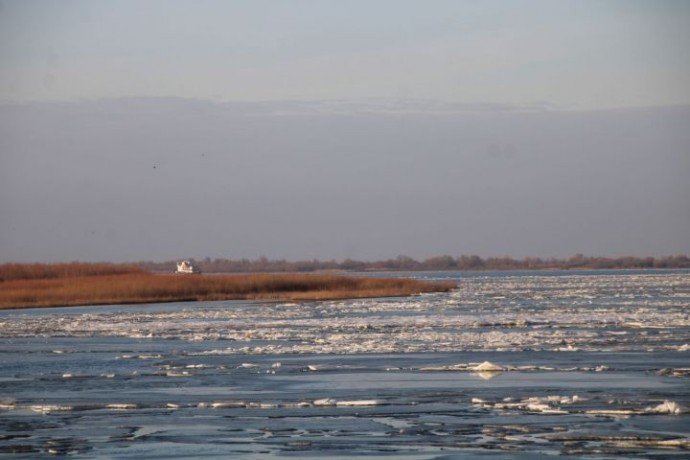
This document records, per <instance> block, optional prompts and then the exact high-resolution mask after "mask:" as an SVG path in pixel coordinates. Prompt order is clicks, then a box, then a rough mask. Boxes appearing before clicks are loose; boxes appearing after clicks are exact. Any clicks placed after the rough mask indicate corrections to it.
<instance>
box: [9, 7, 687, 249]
mask: <svg viewBox="0 0 690 460" xmlns="http://www.w3.org/2000/svg"><path fill="white" fill-rule="evenodd" d="M688 44H690V3H688V2H677V1H663V0H662V1H654V2H650V1H634V0H629V1H616V0H609V1H594V0H584V1H578V2H552V1H533V0H529V1H528V0H525V1H483V2H475V1H463V0H448V1H444V0H433V1H429V2H421V1H405V0H374V1H371V0H368V1H360V0H350V1H329V0H320V1H315V0H299V1H298V0H280V1H277V0H276V1H268V0H265V1H263V0H262V1H211V0H201V1H181V0H165V1H163V0H150V1H146V2H140V1H117V0H116V1H108V2H94V1H86V0H85V1H71V0H66V1H62V2H53V1H38V0H16V1H9V0H5V1H2V2H0V262H10V261H20V262H30V261H44V262H53V261H68V260H83V261H115V262H120V261H139V260H169V259H174V258H184V257H195V258H202V257H211V258H215V257H226V258H242V257H248V258H255V257H260V256H266V257H268V258H276V259H277V258H287V259H291V260H297V259H311V258H319V259H331V258H334V259H344V258H356V259H362V260H373V259H381V258H388V257H396V256H398V255H408V256H412V257H415V258H426V257H431V256H436V255H441V254H450V255H460V254H478V255H481V256H512V257H518V258H521V257H527V256H535V257H569V256H572V255H575V254H578V253H582V254H585V255H602V256H614V257H615V256H627V255H633V256H665V255H675V254H690V237H688V235H689V234H690V232H688V229H689V228H690V185H689V183H690V181H688V180H687V177H690V130H689V129H688V128H690V83H689V82H690V52H688V49H687V48H688Z"/></svg>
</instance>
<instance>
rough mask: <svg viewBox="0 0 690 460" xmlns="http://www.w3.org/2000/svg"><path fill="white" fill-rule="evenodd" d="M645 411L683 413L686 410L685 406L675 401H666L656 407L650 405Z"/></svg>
mask: <svg viewBox="0 0 690 460" xmlns="http://www.w3.org/2000/svg"><path fill="white" fill-rule="evenodd" d="M645 412H653V413H655V414H681V413H683V412H686V410H685V409H684V408H682V407H681V406H680V405H678V404H677V403H675V402H673V401H664V402H663V403H661V404H659V405H658V406H656V407H648V408H647V409H645Z"/></svg>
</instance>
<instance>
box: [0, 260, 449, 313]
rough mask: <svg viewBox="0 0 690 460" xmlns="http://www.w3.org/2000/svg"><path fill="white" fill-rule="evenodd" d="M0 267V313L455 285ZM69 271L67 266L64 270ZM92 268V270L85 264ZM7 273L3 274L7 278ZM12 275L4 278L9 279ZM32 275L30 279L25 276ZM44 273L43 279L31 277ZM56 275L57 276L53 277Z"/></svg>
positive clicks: (379, 293) (389, 292)
mask: <svg viewBox="0 0 690 460" xmlns="http://www.w3.org/2000/svg"><path fill="white" fill-rule="evenodd" d="M13 265H14V266H13V267H12V269H11V270H10V269H6V266H0V277H2V279H3V280H4V281H2V282H0V308H31V307H50V306H69V305H102V304H127V303H149V302H173V301H197V300H230V299H276V300H277V299H280V300H322V299H339V298H358V297H394V296H403V295H411V294H416V293H421V292H436V291H448V290H450V289H452V288H454V287H455V284H454V283H433V282H425V281H420V280H414V279H406V278H392V279H389V278H360V277H347V276H340V275H333V274H291V273H288V274H252V275H174V274H151V273H146V272H142V271H140V270H138V269H136V267H132V266H115V265H113V266H108V267H105V268H108V269H111V270H110V271H108V270H106V271H105V273H106V274H96V273H95V272H97V271H99V270H101V269H103V267H98V268H97V267H91V268H92V269H91V268H88V267H87V269H85V268H84V267H81V268H79V267H77V266H72V267H71V268H70V270H72V271H71V273H72V274H71V275H66V274H65V273H67V272H69V270H68V269H67V268H66V267H64V266H63V267H61V269H57V268H56V269H52V268H50V267H49V266H42V267H40V268H35V267H33V266H32V267H30V268H29V269H22V268H21V267H18V265H19V264H13ZM65 265H72V264H65ZM86 265H91V264H86ZM6 273H7V274H6ZM10 273H11V274H13V275H11V276H10V275H9V274H10ZM24 273H29V274H33V276H29V275H24ZM36 273H43V274H44V275H45V276H43V277H40V276H36ZM55 273H59V274H60V275H56V274H55Z"/></svg>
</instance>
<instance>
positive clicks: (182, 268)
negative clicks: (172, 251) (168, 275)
mask: <svg viewBox="0 0 690 460" xmlns="http://www.w3.org/2000/svg"><path fill="white" fill-rule="evenodd" d="M177 273H187V274H190V273H201V270H199V267H197V266H196V265H194V263H193V262H192V261H191V260H183V261H182V262H178V263H177Z"/></svg>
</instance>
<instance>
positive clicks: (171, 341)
mask: <svg viewBox="0 0 690 460" xmlns="http://www.w3.org/2000/svg"><path fill="white" fill-rule="evenodd" d="M395 276H417V277H421V278H435V279H453V280H457V282H458V289H457V290H455V291H453V292H450V293H446V294H432V295H422V296H418V297H409V298H388V299H367V300H351V301H331V302H307V303H299V304H294V303H265V302H210V303H180V304H157V305H147V306H141V305H136V306H112V307H83V308H82V307H79V308H65V309H50V310H24V311H5V312H0V457H11V458H31V459H35V458H43V457H51V458H54V457H55V456H69V458H115V459H119V458H122V459H139V458H160V459H168V458H228V457H238V458H255V459H268V458H294V459H297V458H328V459H337V458H338V459H339V458H352V457H355V458H359V459H366V458H374V457H376V458H379V457H384V458H386V457H387V458H403V459H451V458H480V459H483V458H507V459H541V458H552V457H554V456H568V457H571V458H588V459H601V458H611V459H613V458H616V459H618V458H657V459H662V458H663V459H676V458H678V459H680V458H690V411H689V410H688V409H689V408H690V272H688V271H668V272H658V271H657V272H654V271H650V272H613V271H608V272H590V273H588V272H579V273H573V272H561V273H543V272H532V273H530V272H521V273H515V272H513V273H480V274H467V273H464V274H463V273H460V274H458V273H405V274H395Z"/></svg>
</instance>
